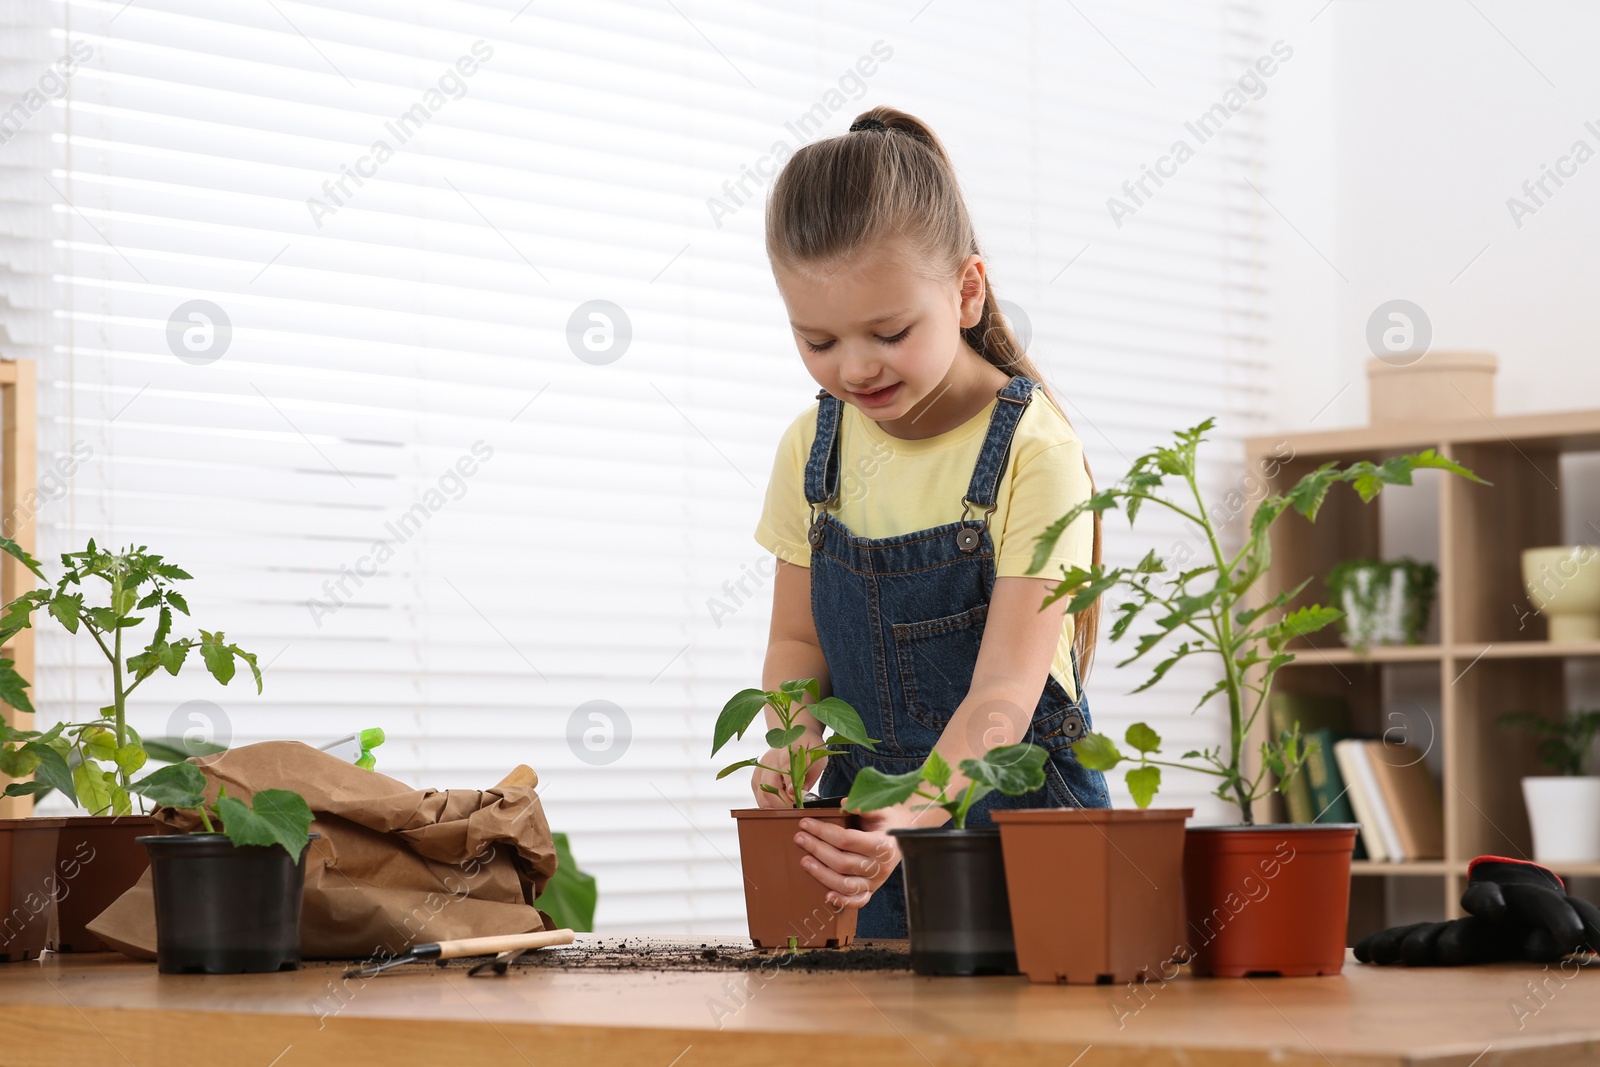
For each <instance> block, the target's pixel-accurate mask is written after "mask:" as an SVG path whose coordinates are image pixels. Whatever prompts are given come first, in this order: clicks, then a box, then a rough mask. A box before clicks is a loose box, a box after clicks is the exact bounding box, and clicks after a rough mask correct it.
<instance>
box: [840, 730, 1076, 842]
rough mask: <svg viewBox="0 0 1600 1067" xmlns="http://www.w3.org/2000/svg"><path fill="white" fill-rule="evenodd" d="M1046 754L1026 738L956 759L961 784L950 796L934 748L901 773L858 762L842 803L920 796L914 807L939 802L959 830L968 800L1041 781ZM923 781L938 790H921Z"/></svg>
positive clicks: (872, 805)
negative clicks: (976, 756) (859, 765)
mask: <svg viewBox="0 0 1600 1067" xmlns="http://www.w3.org/2000/svg"><path fill="white" fill-rule="evenodd" d="M1048 758H1049V753H1048V752H1046V751H1045V750H1044V749H1042V748H1040V747H1039V746H1038V745H1033V744H1028V743H1026V742H1024V743H1023V744H1020V745H1001V746H1000V747H999V748H991V749H990V750H989V751H988V752H986V753H984V756H983V758H982V759H964V760H962V761H961V763H960V767H961V773H962V774H964V775H966V776H967V787H966V788H965V789H963V790H961V791H960V792H959V793H957V794H956V795H955V796H953V797H952V796H950V795H949V788H950V780H951V778H952V776H953V772H952V771H951V769H950V764H949V763H948V762H947V761H946V760H945V758H944V757H943V756H941V755H939V752H938V750H937V749H936V750H934V751H932V752H929V753H928V758H927V760H925V761H924V762H923V764H922V766H921V767H918V768H917V769H916V770H914V771H907V772H906V773H905V774H884V773H883V772H882V771H880V770H878V769H877V768H876V767H863V768H861V770H860V772H859V773H858V774H857V775H856V780H855V782H854V783H853V784H852V785H851V786H850V795H849V796H847V797H845V798H844V806H845V807H846V808H847V809H849V810H850V811H877V810H878V809H880V808H889V807H893V806H894V805H896V804H903V803H905V802H906V801H908V800H910V799H911V798H912V797H921V798H923V799H924V800H926V801H928V803H926V804H919V805H917V808H916V810H918V811H926V810H927V809H928V808H933V807H938V808H943V809H944V810H945V811H947V812H949V813H950V822H951V824H952V825H954V826H955V828H956V829H957V830H965V829H966V828H967V813H968V812H969V811H971V810H972V805H974V804H976V803H977V802H978V801H980V800H982V799H983V798H984V797H986V796H988V795H989V794H990V793H993V792H996V791H998V792H1001V793H1004V794H1005V795H1006V796H1012V797H1014V796H1021V795H1022V794H1023V793H1031V792H1033V791H1034V790H1035V789H1039V788H1040V787H1042V786H1043V785H1044V764H1045V760H1046V759H1048ZM925 784H926V785H929V786H932V787H933V788H934V789H936V790H938V792H937V793H925V792H923V791H922V786H923V785H925Z"/></svg>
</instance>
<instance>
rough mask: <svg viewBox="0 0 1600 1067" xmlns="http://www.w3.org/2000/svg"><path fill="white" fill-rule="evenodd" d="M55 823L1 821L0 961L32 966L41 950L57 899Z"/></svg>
mask: <svg viewBox="0 0 1600 1067" xmlns="http://www.w3.org/2000/svg"><path fill="white" fill-rule="evenodd" d="M64 821H65V820H63V819H59V818H30V819H0V960H5V961H6V962H8V963H9V962H11V961H13V960H31V959H33V958H34V957H35V956H37V955H39V953H40V952H41V951H43V950H44V947H45V943H46V941H47V939H48V937H49V933H50V917H51V916H52V915H53V914H54V912H55V898H56V896H57V895H58V894H59V893H60V891H61V890H60V887H59V885H58V879H57V876H56V873H55V867H56V838H57V836H58V835H59V834H60V832H61V824H62V822H64Z"/></svg>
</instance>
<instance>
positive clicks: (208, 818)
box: [200, 800, 217, 834]
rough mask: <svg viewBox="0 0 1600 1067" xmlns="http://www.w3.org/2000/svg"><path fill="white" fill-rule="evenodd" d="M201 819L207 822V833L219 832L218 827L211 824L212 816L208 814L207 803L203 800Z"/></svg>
mask: <svg viewBox="0 0 1600 1067" xmlns="http://www.w3.org/2000/svg"><path fill="white" fill-rule="evenodd" d="M200 821H201V822H202V823H204V824H205V827H206V833H208V834H214V833H216V832H217V831H216V828H215V827H213V826H212V825H211V816H209V815H207V814H206V805H205V801H203V800H202V801H201V802H200Z"/></svg>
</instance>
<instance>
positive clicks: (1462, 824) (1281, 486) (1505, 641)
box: [1245, 411, 1600, 937]
mask: <svg viewBox="0 0 1600 1067" xmlns="http://www.w3.org/2000/svg"><path fill="white" fill-rule="evenodd" d="M1286 446H1287V447H1286ZM1245 448H1246V461H1247V463H1248V464H1249V467H1248V469H1249V470H1250V471H1251V472H1252V473H1254V474H1256V475H1258V476H1259V475H1262V474H1270V477H1269V478H1268V481H1269V483H1270V489H1271V491H1272V492H1283V491H1285V490H1287V489H1288V488H1289V487H1290V486H1292V485H1293V484H1294V483H1295V482H1296V481H1298V480H1299V479H1300V477H1301V476H1302V475H1304V474H1305V473H1307V472H1308V471H1311V470H1314V469H1315V468H1316V467H1318V466H1320V465H1321V464H1323V463H1327V462H1329V461H1335V462H1338V463H1339V464H1340V465H1341V466H1342V465H1344V464H1347V463H1350V462H1354V461H1356V460H1362V459H1366V460H1372V461H1375V462H1376V461H1381V460H1383V459H1385V458H1387V457H1390V456H1395V455H1400V454H1403V453H1407V452H1416V451H1420V450H1422V449H1425V448H1433V449H1435V450H1437V451H1438V452H1439V453H1440V454H1441V455H1444V456H1447V457H1449V458H1450V459H1453V460H1455V461H1456V462H1458V463H1461V464H1463V465H1464V466H1466V467H1468V468H1470V469H1471V470H1473V471H1475V472H1476V473H1477V474H1478V475H1479V476H1480V477H1482V478H1484V479H1486V480H1488V481H1490V482H1492V483H1494V484H1493V485H1480V484H1478V483H1475V482H1470V481H1468V480H1466V479H1464V478H1459V477H1456V476H1453V475H1442V476H1438V477H1431V478H1426V479H1422V478H1419V479H1418V483H1417V484H1416V485H1414V486H1411V487H1398V488H1396V487H1390V488H1386V489H1385V490H1384V492H1383V493H1382V494H1380V495H1379V496H1378V497H1377V498H1376V499H1374V500H1373V501H1372V502H1371V503H1369V504H1363V503H1362V502H1361V500H1360V498H1359V497H1358V496H1356V494H1355V493H1353V492H1351V491H1350V490H1349V488H1348V487H1345V486H1337V487H1335V489H1334V491H1333V492H1331V493H1329V495H1328V497H1327V500H1326V502H1325V503H1324V504H1323V507H1322V510H1321V512H1320V514H1319V515H1318V517H1317V521H1316V522H1315V523H1311V522H1308V521H1307V520H1305V519H1304V518H1303V517H1301V516H1300V515H1298V514H1296V513H1290V514H1288V515H1286V516H1285V517H1284V518H1283V519H1281V520H1279V522H1278V523H1277V524H1276V526H1275V527H1274V528H1273V533H1272V539H1273V540H1272V552H1273V559H1272V566H1271V569H1270V572H1269V573H1268V575H1267V576H1266V579H1265V581H1264V582H1263V583H1262V586H1261V588H1259V589H1258V595H1259V596H1260V597H1262V598H1266V597H1271V596H1275V595H1276V594H1277V593H1278V592H1279V591H1281V590H1284V589H1289V588H1293V587H1294V585H1296V584H1297V583H1299V582H1300V581H1302V580H1304V579H1305V578H1307V577H1310V578H1311V579H1312V580H1311V582H1310V584H1309V585H1307V587H1306V589H1305V590H1304V591H1303V592H1302V593H1301V595H1300V597H1299V598H1298V599H1297V600H1296V601H1295V602H1294V604H1293V605H1292V606H1293V607H1298V606H1300V605H1302V604H1310V603H1317V602H1320V603H1324V604H1326V603H1329V602H1330V598H1329V594H1328V590H1327V587H1326V585H1325V584H1324V583H1323V578H1324V576H1326V575H1327V573H1328V572H1329V570H1330V569H1331V568H1332V567H1333V565H1334V564H1335V563H1338V562H1339V561H1340V560H1344V559H1354V558H1362V557H1382V556H1384V555H1386V554H1387V555H1395V554H1396V553H1394V552H1392V551H1389V552H1386V551H1385V546H1384V545H1382V544H1381V538H1380V529H1381V524H1380V519H1381V516H1382V509H1383V508H1384V507H1385V506H1386V504H1387V505H1388V506H1393V504H1392V503H1388V502H1390V501H1393V500H1394V499H1395V498H1394V497H1392V496H1391V494H1392V493H1399V494H1417V493H1426V494H1428V495H1429V499H1428V501H1427V502H1426V503H1427V505H1428V506H1431V507H1436V508H1437V516H1438V538H1437V544H1436V545H1435V546H1433V547H1434V548H1435V550H1436V551H1435V554H1434V555H1432V556H1431V557H1429V558H1430V561H1431V562H1433V563H1434V564H1435V565H1436V566H1437V567H1438V568H1439V596H1438V600H1437V602H1436V604H1435V607H1434V617H1435V620H1436V621H1435V623H1434V624H1433V628H1434V629H1435V630H1436V632H1437V639H1436V643H1433V644H1427V645H1421V646H1416V647H1407V648H1375V649H1373V650H1372V651H1371V652H1370V653H1369V654H1366V655H1358V654H1356V653H1355V652H1353V651H1351V650H1350V649H1348V648H1344V647H1342V646H1340V645H1338V636H1337V633H1336V630H1335V629H1334V628H1331V627H1330V628H1329V629H1328V630H1326V631H1324V632H1323V633H1321V634H1318V635H1316V641H1317V642H1318V643H1319V644H1317V645H1313V644H1312V642H1310V641H1303V642H1301V643H1300V645H1299V646H1298V647H1293V648H1292V650H1293V651H1294V652H1296V653H1297V655H1298V659H1297V660H1296V661H1295V662H1294V663H1292V664H1290V665H1288V666H1286V667H1285V668H1284V669H1283V670H1281V671H1280V672H1279V674H1278V676H1277V680H1276V682H1275V688H1279V689H1282V690H1284V691H1289V692H1306V693H1331V694H1339V695H1342V696H1344V697H1345V698H1346V699H1347V700H1348V701H1349V703H1350V707H1351V710H1352V713H1353V716H1354V720H1355V727H1356V729H1357V730H1358V732H1361V733H1364V734H1367V735H1369V736H1373V737H1377V736H1382V735H1383V734H1384V732H1385V726H1386V720H1385V716H1386V714H1387V711H1386V709H1385V708H1384V707H1383V692H1384V686H1383V682H1384V678H1385V675H1386V673H1388V672H1393V671H1405V672H1408V673H1407V679H1408V684H1416V683H1417V682H1419V681H1420V680H1421V676H1426V675H1431V676H1432V678H1433V683H1432V684H1436V685H1437V693H1438V708H1439V718H1440V721H1439V722H1438V723H1437V724H1435V725H1436V726H1437V730H1436V732H1435V737H1434V739H1433V740H1432V743H1433V744H1436V745H1437V746H1439V753H1438V755H1439V757H1441V758H1440V760H1439V766H1440V767H1441V772H1440V778H1441V780H1440V782H1439V785H1440V793H1441V796H1442V799H1443V804H1444V826H1445V856H1444V858H1443V859H1442V860H1430V861H1419V862H1412V863H1373V862H1358V863H1356V864H1355V865H1354V867H1353V868H1352V873H1353V875H1354V882H1353V885H1352V889H1351V918H1350V933H1351V936H1352V937H1359V936H1360V935H1361V934H1363V933H1365V932H1367V931H1369V930H1372V929H1378V928H1380V927H1382V926H1383V925H1386V916H1385V914H1384V899H1385V894H1384V885H1385V883H1386V882H1387V880H1389V879H1392V878H1404V879H1407V880H1408V884H1414V883H1411V882H1410V881H1409V880H1410V879H1433V880H1435V881H1436V882H1437V884H1438V890H1439V900H1440V907H1439V914H1438V916H1437V917H1439V918H1445V917H1454V916H1457V915H1459V914H1461V912H1460V906H1459V897H1460V895H1461V890H1462V888H1463V887H1464V885H1465V881H1466V868H1467V863H1468V861H1470V860H1471V859H1472V858H1473V857H1475V856H1478V855H1483V854H1488V853H1494V854H1500V855H1507V856H1518V857H1531V854H1532V849H1531V844H1530V839H1529V833H1528V820H1527V813H1526V811H1525V810H1524V807H1523V802H1522V790H1521V779H1522V778H1523V777H1524V776H1526V775H1529V774H1540V773H1548V772H1546V771H1545V770H1543V769H1542V768H1541V767H1540V765H1539V763H1538V760H1537V759H1536V757H1535V753H1534V745H1533V743H1532V742H1531V740H1530V739H1529V738H1528V736H1527V734H1526V733H1525V732H1524V731H1513V730H1508V729H1505V728H1504V727H1501V726H1500V725H1499V724H1498V722H1497V721H1496V720H1497V719H1498V717H1499V715H1500V714H1501V713H1502V712H1504V711H1511V710H1527V711H1532V712H1535V713H1538V714H1540V715H1544V716H1547V717H1549V718H1552V719H1555V718H1558V717H1560V716H1562V715H1565V714H1566V712H1567V708H1568V703H1567V692H1566V689H1567V681H1566V671H1565V665H1566V663H1567V661H1568V660H1571V659H1575V658H1582V657H1597V656H1600V642H1583V643H1571V642H1567V643H1552V642H1550V641H1549V640H1547V628H1546V624H1545V621H1544V619H1543V618H1542V617H1540V616H1539V615H1538V614H1537V613H1535V612H1534V611H1533V606H1532V604H1531V603H1530V602H1529V599H1528V596H1527V593H1526V590H1525V589H1524V588H1523V584H1522V573H1521V571H1522V562H1521V553H1522V550H1523V549H1525V548H1533V547H1537V546H1540V545H1556V544H1564V543H1569V542H1570V541H1571V540H1572V537H1571V534H1570V532H1569V533H1568V536H1565V537H1564V536H1563V530H1562V512H1561V503H1560V501H1561V481H1562V469H1561V468H1562V465H1561V457H1562V456H1563V455H1567V454H1571V453H1583V452H1600V411H1567V412H1555V413H1551V414H1548V415H1518V416H1505V417H1495V418H1493V419H1490V418H1479V419H1474V420H1471V421H1469V422H1440V423H1432V424H1428V423H1411V424H1406V425H1403V426H1376V427H1368V428H1365V429H1353V430H1336V431H1329V432H1320V433H1305V434H1277V435H1273V436H1270V437H1266V436H1264V437H1254V438H1249V439H1247V441H1246V442H1245ZM1286 455H1287V456H1291V457H1292V458H1289V459H1287V460H1284V459H1283V458H1282V457H1284V456H1286ZM1273 464H1276V470H1273V469H1272V465H1273ZM1408 506H1410V507H1413V508H1414V507H1415V506H1416V505H1415V502H1412V503H1411V504H1410V505H1408ZM1578 540H1580V541H1584V542H1586V543H1594V542H1596V541H1600V529H1596V530H1592V531H1584V532H1583V533H1582V534H1581V535H1580V536H1579V538H1578ZM1412 554H1413V555H1419V556H1420V555H1421V553H1417V552H1413V553H1412ZM1260 602H1261V601H1260V600H1257V603H1260ZM1423 684H1429V683H1427V682H1423ZM1263 718H1265V716H1263ZM1430 718H1431V715H1430ZM1257 734H1258V740H1259V739H1260V738H1262V737H1264V736H1265V734H1266V724H1265V722H1262V723H1258V724H1257ZM1430 762H1432V761H1431V760H1430ZM1256 814H1257V817H1258V819H1282V818H1283V817H1284V816H1283V811H1282V807H1281V800H1280V798H1278V797H1277V796H1275V795H1274V796H1273V797H1270V798H1268V800H1266V801H1263V802H1262V807H1261V809H1260V810H1259V811H1258V812H1257V813H1256ZM1559 873H1561V874H1563V875H1564V876H1566V875H1586V876H1597V875H1600V864H1588V865H1578V866H1575V867H1572V868H1570V869H1564V870H1561V871H1560V872H1559Z"/></svg>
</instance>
